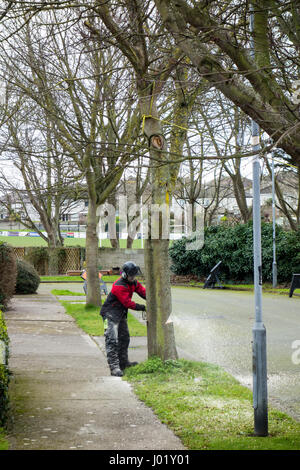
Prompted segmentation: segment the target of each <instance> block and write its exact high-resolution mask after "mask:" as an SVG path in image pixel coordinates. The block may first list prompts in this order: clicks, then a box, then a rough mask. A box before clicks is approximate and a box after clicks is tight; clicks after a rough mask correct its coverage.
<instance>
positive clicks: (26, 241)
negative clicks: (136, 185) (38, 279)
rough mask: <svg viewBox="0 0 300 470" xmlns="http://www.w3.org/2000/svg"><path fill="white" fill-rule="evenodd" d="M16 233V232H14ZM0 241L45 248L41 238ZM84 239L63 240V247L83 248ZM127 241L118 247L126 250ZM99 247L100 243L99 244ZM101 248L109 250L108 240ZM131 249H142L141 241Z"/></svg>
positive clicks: (136, 242) (1, 239)
mask: <svg viewBox="0 0 300 470" xmlns="http://www.w3.org/2000/svg"><path fill="white" fill-rule="evenodd" d="M16 231H18V230H16ZM0 241H3V242H6V243H8V244H9V245H12V246H21V247H23V246H47V243H46V242H45V240H43V239H42V238H41V237H4V236H0ZM85 241H86V239H85V238H64V246H85ZM126 243H127V240H120V247H121V248H126ZM99 247H100V242H99ZM102 247H105V248H111V243H110V240H109V239H107V238H105V239H103V240H102ZM132 248H133V249H137V248H142V244H141V240H134V241H133V246H132Z"/></svg>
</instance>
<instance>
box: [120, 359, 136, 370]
mask: <svg viewBox="0 0 300 470" xmlns="http://www.w3.org/2000/svg"><path fill="white" fill-rule="evenodd" d="M137 365H138V362H129V361H128V362H126V364H125V365H124V366H123V365H122V366H121V369H122V370H124V369H127V367H133V366H137Z"/></svg>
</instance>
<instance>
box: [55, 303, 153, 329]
mask: <svg viewBox="0 0 300 470" xmlns="http://www.w3.org/2000/svg"><path fill="white" fill-rule="evenodd" d="M60 303H61V304H62V305H63V307H64V308H65V310H66V313H67V314H68V315H71V316H72V317H73V318H74V319H75V320H76V323H77V325H78V326H79V327H80V328H81V329H82V330H83V331H85V332H86V333H87V334H89V335H91V336H102V335H103V334H104V330H103V321H102V318H101V317H100V315H99V307H89V306H86V305H85V304H72V303H70V302H67V301H64V300H62V301H60ZM128 327H129V333H130V336H147V329H146V327H145V326H144V325H142V324H141V323H140V322H139V321H138V320H137V319H136V318H135V317H134V316H133V315H132V314H131V313H128Z"/></svg>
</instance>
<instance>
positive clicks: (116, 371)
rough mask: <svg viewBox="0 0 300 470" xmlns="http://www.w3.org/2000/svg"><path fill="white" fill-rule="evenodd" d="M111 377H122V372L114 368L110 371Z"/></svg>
mask: <svg viewBox="0 0 300 470" xmlns="http://www.w3.org/2000/svg"><path fill="white" fill-rule="evenodd" d="M111 375H113V376H114V377H122V376H123V372H122V371H121V369H119V368H118V367H116V368H115V369H113V370H112V371H111Z"/></svg>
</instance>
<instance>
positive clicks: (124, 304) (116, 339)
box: [100, 261, 146, 377]
mask: <svg viewBox="0 0 300 470" xmlns="http://www.w3.org/2000/svg"><path fill="white" fill-rule="evenodd" d="M139 271H140V268H139V267H138V266H137V265H136V264H135V263H133V262H132V261H128V262H127V263H125V264H124V266H123V267H122V275H121V277H120V278H119V279H117V281H115V282H114V283H113V285H112V289H111V291H110V293H109V294H108V297H107V299H106V301H105V302H104V304H103V305H102V308H101V310H100V314H101V315H102V317H103V320H104V321H105V323H106V322H107V328H106V330H105V332H104V336H105V349H106V356H107V362H108V365H109V368H110V371H111V375H113V376H116V377H122V375H123V370H124V369H125V368H126V367H130V366H132V365H136V364H137V363H133V362H129V360H128V346H129V342H130V336H129V330H128V324H127V313H128V309H129V308H130V309H132V310H146V307H145V305H143V304H137V303H135V302H133V301H132V300H131V298H132V295H133V293H134V292H136V293H137V294H139V296H140V297H142V298H143V299H146V289H145V287H143V286H142V285H141V284H140V283H139V282H138V281H137V280H136V279H135V277H136V275H137V274H138V272H139Z"/></svg>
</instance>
